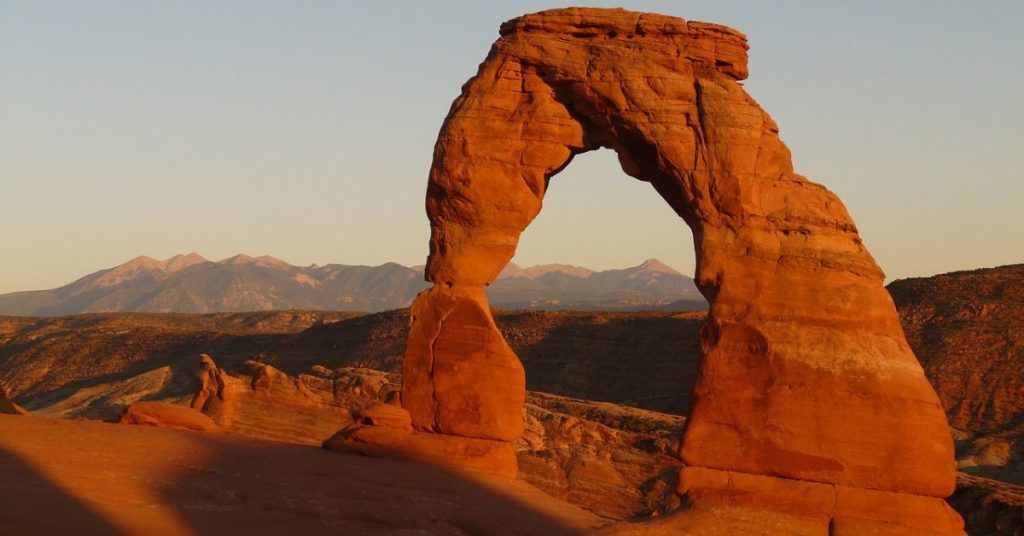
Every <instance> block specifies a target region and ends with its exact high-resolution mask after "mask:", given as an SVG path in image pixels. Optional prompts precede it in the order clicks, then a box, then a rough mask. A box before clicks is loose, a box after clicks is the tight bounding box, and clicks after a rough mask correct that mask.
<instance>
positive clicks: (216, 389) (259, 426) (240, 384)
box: [191, 354, 397, 445]
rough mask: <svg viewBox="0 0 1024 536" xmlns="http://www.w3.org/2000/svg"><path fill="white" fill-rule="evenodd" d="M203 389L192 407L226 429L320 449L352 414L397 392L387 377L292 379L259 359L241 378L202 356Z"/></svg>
mask: <svg viewBox="0 0 1024 536" xmlns="http://www.w3.org/2000/svg"><path fill="white" fill-rule="evenodd" d="M199 384H200V386H199V391H198V392H197V394H196V395H195V397H194V398H193V399H192V403H191V406H192V408H194V409H196V410H198V411H201V412H202V413H204V414H206V415H209V416H210V418H212V419H213V421H214V422H216V423H217V424H218V425H220V426H221V427H223V428H224V429H226V430H228V431H230V432H232V433H236V434H239V435H244V436H248V437H255V438H260V439H273V440H277V441H286V442H289V443H301V444H308V445H320V444H321V443H322V442H323V441H324V440H325V439H327V438H329V437H331V435H333V434H334V433H335V432H337V431H338V430H339V429H341V428H344V427H346V426H349V425H351V424H353V423H354V422H355V421H354V419H353V412H358V411H360V410H361V409H365V408H368V407H370V406H373V405H375V404H378V403H380V402H383V401H385V400H387V399H388V396H389V394H391V393H393V392H395V391H396V390H397V385H396V384H394V383H392V380H391V379H389V376H388V375H387V374H386V373H383V372H379V371H374V370H365V369H338V370H329V369H326V368H324V367H314V368H313V370H312V371H311V372H310V373H309V374H300V375H298V376H290V375H288V374H285V373H284V372H281V371H280V370H277V369H275V368H274V367H271V366H270V365H266V364H263V363H260V362H257V361H249V362H248V363H247V371H246V372H245V373H243V374H241V375H238V376H234V375H231V374H228V373H227V372H225V371H224V369H222V368H220V367H218V366H217V365H216V363H214V361H213V358H211V357H210V356H208V355H205V354H204V355H203V356H202V368H201V369H200V371H199Z"/></svg>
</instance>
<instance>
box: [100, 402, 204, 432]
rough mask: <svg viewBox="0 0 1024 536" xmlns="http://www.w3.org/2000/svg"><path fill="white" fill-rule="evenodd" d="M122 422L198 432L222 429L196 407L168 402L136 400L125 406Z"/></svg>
mask: <svg viewBox="0 0 1024 536" xmlns="http://www.w3.org/2000/svg"><path fill="white" fill-rule="evenodd" d="M120 422H121V424H143V425H146V426H159V427H161V428H179V429H182V430H195V431H197V432H215V431H217V430H219V429H220V427H219V426H217V424H216V423H214V422H213V420H212V419H210V418H209V417H207V416H206V415H203V414H202V413H200V412H198V411H196V410H194V409H191V408H186V407H185V406H179V405H177V404H171V403H168V402H150V401H147V402H134V403H132V404H131V405H129V406H128V407H126V408H124V413H122V414H121V421H120Z"/></svg>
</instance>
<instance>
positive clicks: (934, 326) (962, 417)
mask: <svg viewBox="0 0 1024 536" xmlns="http://www.w3.org/2000/svg"><path fill="white" fill-rule="evenodd" d="M888 289H889V292H890V293H891V294H892V296H893V299H895V300H896V303H897V305H898V307H899V311H900V318H901V319H902V320H903V326H904V329H905V330H906V334H907V340H908V341H910V344H911V346H913V348H914V350H915V352H916V353H917V355H918V356H920V358H921V364H922V365H923V366H924V368H925V372H926V374H927V375H928V378H929V379H930V380H931V382H932V385H934V386H935V389H936V390H937V391H938V393H939V397H940V398H941V399H942V401H943V404H944V405H945V408H946V413H947V415H948V416H949V421H950V425H952V426H953V428H955V429H956V439H957V441H956V447H957V449H956V450H957V463H958V466H959V467H960V469H961V470H963V471H964V472H968V473H971V474H974V475H978V476H983V477H988V478H995V479H998V480H1003V481H1007V482H1013V483H1017V484H1024V374H1021V370H1024V264H1016V265H1009V266H1000V267H997V268H985V269H979V270H971V271H966V272H954V273H949V274H941V275H936V276H933V277H924V278H913V279H904V280H899V281H894V282H892V283H890V284H889V286H888Z"/></svg>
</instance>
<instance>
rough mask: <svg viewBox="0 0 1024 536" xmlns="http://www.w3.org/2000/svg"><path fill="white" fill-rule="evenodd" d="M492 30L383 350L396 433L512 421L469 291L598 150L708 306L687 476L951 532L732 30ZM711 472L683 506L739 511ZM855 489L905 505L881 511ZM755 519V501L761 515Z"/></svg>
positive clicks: (457, 117) (511, 388) (509, 356)
mask: <svg viewBox="0 0 1024 536" xmlns="http://www.w3.org/2000/svg"><path fill="white" fill-rule="evenodd" d="M500 33H501V37H500V38H499V39H498V41H497V42H496V43H495V45H494V46H493V47H492V49H491V52H490V54H489V55H488V57H487V59H486V60H485V61H484V63H483V64H482V65H481V66H480V70H479V72H478V73H477V75H476V76H475V77H474V78H473V79H471V80H470V81H469V82H468V83H467V84H466V85H465V86H464V87H463V92H462V95H461V96H460V97H459V98H458V99H457V100H456V101H455V103H454V104H453V106H452V109H451V111H450V113H449V115H448V117H447V119H446V120H445V123H444V125H443V126H442V129H441V132H440V134H439V136H438V141H437V144H436V146H435V151H434V161H433V165H432V167H431V171H430V180H429V184H428V188H427V215H428V217H429V218H430V222H431V240H430V257H429V259H428V263H427V267H426V278H427V279H428V280H429V281H431V282H433V283H434V287H433V288H432V289H431V290H428V291H426V292H424V293H421V294H420V295H419V297H418V298H417V299H416V301H415V302H414V304H413V308H412V326H411V329H410V334H409V340H408V346H407V350H406V355H405V361H404V377H403V406H404V407H405V408H406V409H408V410H409V412H410V414H411V418H412V422H413V426H414V428H416V429H417V430H419V431H422V432H434V433H439V434H445V435H448V436H452V437H455V438H465V439H466V440H467V441H469V440H480V439H485V440H499V441H501V440H506V441H507V440H512V439H514V438H515V437H516V436H517V435H518V434H519V433H520V432H521V430H522V424H521V416H520V415H521V414H520V413H519V412H518V407H519V405H520V404H521V402H522V400H523V398H524V397H525V382H524V379H523V374H522V369H521V367H519V366H518V361H517V360H516V357H515V354H514V353H513V352H512V351H511V349H510V348H509V347H508V345H507V344H505V342H504V340H503V339H502V337H501V333H500V332H499V330H498V329H497V326H496V325H495V322H494V320H493V318H492V316H491V313H490V309H489V307H488V305H487V300H486V296H485V294H484V290H483V289H484V286H485V285H488V284H489V283H491V282H492V281H494V280H495V278H496V277H497V276H498V274H499V273H500V272H501V270H502V269H503V268H504V267H505V265H506V264H507V263H508V262H509V260H510V259H511V258H512V256H513V254H514V253H515V248H516V245H517V242H518V239H519V235H520V233H521V232H522V231H523V230H524V229H525V228H526V226H527V225H528V224H529V223H530V221H532V220H533V218H534V217H535V216H536V215H537V213H538V212H539V211H540V208H541V203H542V200H543V196H544V193H545V191H546V189H547V188H548V186H549V183H550V180H551V178H552V177H553V176H554V175H555V174H557V173H558V171H560V170H561V169H562V168H564V167H565V166H566V165H568V164H569V163H570V162H571V160H572V158H573V156H574V155H576V154H579V153H582V152H586V151H590V150H594V149H597V148H599V147H608V148H611V149H613V150H615V151H616V153H618V155H619V160H620V162H621V164H622V167H623V170H624V171H625V172H626V173H627V174H629V175H631V176H633V177H636V178H638V179H640V180H643V181H646V182H650V183H651V184H652V186H653V187H654V188H655V190H656V191H658V193H660V194H661V196H662V197H663V198H664V199H665V201H666V202H667V203H668V204H669V206H670V207H671V208H672V209H673V210H674V211H675V212H676V213H677V214H678V215H679V216H680V217H681V218H682V219H683V220H685V221H686V223H687V224H688V225H690V227H691V228H692V230H693V234H694V241H695V246H696V250H697V276H696V280H697V284H698V287H699V288H700V290H701V292H702V293H703V294H704V296H705V297H707V299H708V301H709V302H710V304H711V310H710V313H709V316H708V320H707V324H706V326H705V328H704V329H703V332H702V336H701V344H702V349H703V353H704V357H703V360H702V363H701V372H700V375H699V377H698V380H697V384H696V386H695V388H694V391H693V392H694V397H693V407H692V410H691V412H690V418H689V420H688V422H687V427H686V432H685V436H684V439H683V442H682V446H681V448H680V454H681V457H682V460H683V461H684V462H685V463H686V464H688V465H690V466H693V467H694V468H695V469H694V470H704V471H705V473H706V474H723V475H728V474H749V475H751V478H755V479H768V480H770V481H772V482H774V481H775V480H778V481H780V482H783V483H785V484H783V486H784V487H786V488H787V489H789V488H793V491H792V493H791V495H792V497H793V498H794V500H797V501H800V500H803V501H804V502H805V503H806V504H805V505H804V507H805V508H806V509H809V510H815V509H817V508H818V506H819V505H820V504H824V502H822V501H818V500H817V499H815V498H814V497H813V496H812V495H813V494H810V495H808V494H805V493H804V492H803V491H801V490H803V489H804V488H808V489H811V488H814V489H828V490H840V489H842V490H851V491H849V492H846V491H844V492H842V493H840V492H839V491H835V492H834V493H835V495H834V496H835V497H840V496H843V497H852V499H849V500H845V499H844V500H842V501H840V500H839V499H838V498H837V499H836V501H835V503H836V504H849V505H853V506H849V509H842V510H841V509H839V507H838V506H837V507H835V508H833V509H832V510H831V511H830V512H826V513H825V514H827V515H830V516H832V520H833V521H834V522H835V523H836V524H837V526H838V524H845V523H846V521H845V520H846V519H854V518H856V519H868V518H870V524H871V525H872V527H874V526H875V525H878V524H890V525H893V526H897V527H901V528H900V529H899V530H901V531H903V533H911V532H913V531H925V532H928V531H931V532H932V533H935V534H948V533H950V531H953V532H956V531H957V530H958V529H957V528H956V526H955V525H956V523H955V521H956V520H955V519H952V520H951V519H950V518H947V517H946V516H945V515H946V513H945V512H942V511H940V510H937V509H935V508H932V507H931V506H925V505H935V504H940V503H941V500H939V499H937V497H943V496H946V495H948V494H950V493H951V492H952V491H953V488H954V469H953V463H952V459H953V445H952V439H951V437H950V433H949V429H948V428H947V425H946V420H945V416H944V414H943V412H942V407H941V405H940V403H939V400H938V398H937V396H936V394H935V392H934V390H933V389H932V388H931V386H930V385H929V384H928V382H927V380H926V379H925V376H924V373H923V371H922V369H921V366H920V365H919V364H918V362H917V360H916V359H915V357H914V355H913V353H912V352H911V350H910V347H909V345H908V344H907V342H906V339H905V338H904V336H903V332H902V329H901V327H900V324H899V318H898V317H897V315H896V311H895V307H894V306H893V302H892V299H891V298H890V296H889V294H888V293H887V292H886V291H885V289H884V288H883V286H882V282H883V279H884V275H883V273H882V271H881V270H880V269H879V268H878V266H877V265H876V264H875V262H874V260H873V259H872V257H871V255H870V254H869V253H868V251H867V249H865V247H864V246H863V244H862V243H861V240H860V237H859V235H858V233H857V230H856V227H855V225H854V223H853V221H852V220H851V218H850V216H849V214H847V212H846V210H845V208H844V207H843V205H842V203H841V202H840V201H839V199H838V198H837V197H836V196H835V195H833V194H832V193H831V192H829V191H828V190H827V189H825V188H824V187H822V186H820V185H817V184H815V183H812V182H809V181H808V180H807V179H805V178H804V177H802V176H800V175H797V174H796V173H794V171H793V168H792V164H791V160H790V155H789V151H788V149H787V148H786V147H785V145H784V144H783V143H782V141H781V140H780V138H779V136H778V127H777V126H776V124H775V123H774V121H772V119H771V118H770V117H769V116H768V115H767V114H766V113H765V112H764V111H763V110H761V109H760V107H758V105H757V103H755V102H754V101H753V99H752V98H750V96H749V95H747V94H746V92H745V91H744V90H743V87H742V86H741V85H740V84H739V80H742V79H743V78H745V77H746V75H747V64H746V60H747V56H746V49H747V43H746V38H745V37H744V36H743V35H742V34H740V33H738V32H736V31H734V30H731V29H729V28H725V27H722V26H718V25H714V24H705V23H697V22H687V21H684V20H682V19H677V18H672V17H664V16H660V15H652V14H644V13H633V12H628V11H624V10H604V9H577V8H570V9H561V10H551V11H546V12H542V13H537V14H533V15H526V16H523V17H520V18H518V19H514V20H512V21H509V22H506V23H505V24H503V25H502V27H501V32H500ZM500 470H501V471H505V470H507V468H505V467H502V468H500ZM705 473H701V474H705ZM729 481H730V480H729V479H728V478H726V479H724V480H723V479H721V478H718V477H715V478H708V479H705V480H704V484H703V485H702V486H703V487H701V488H700V489H701V492H700V493H696V492H694V493H693V494H692V495H693V496H692V497H691V500H692V501H696V502H702V503H703V504H705V505H708V507H710V508H714V509H716V510H715V512H716V513H714V514H713V516H723V515H727V513H726V512H725V511H724V510H722V509H729V508H733V507H735V508H736V509H737V510H736V516H739V517H737V519H739V518H744V519H749V518H750V516H751V515H754V516H755V517H757V516H759V515H760V514H758V512H761V510H758V506H757V505H753V506H752V509H750V510H744V508H743V507H741V506H739V505H738V503H736V502H735V500H734V499H735V497H736V496H737V493H739V494H743V493H745V492H744V491H743V490H740V491H738V492H737V491H735V490H733V489H732V488H730V487H729V486H728V485H727V484H728V482H729ZM760 481H761V480H758V482H760ZM716 486H717V487H716ZM712 488H714V489H712ZM681 489H683V490H684V491H687V490H689V489H690V488H681ZM694 489H696V488H694ZM716 490H717V491H716ZM863 490H871V491H870V492H869V491H863ZM875 493H889V494H891V495H898V497H895V498H894V499H893V500H891V501H889V502H890V503H899V504H903V505H904V506H906V507H907V508H910V509H911V510H913V512H909V513H907V512H904V513H903V514H900V515H898V516H897V515H896V514H895V513H894V512H893V511H890V510H886V509H884V508H882V507H881V505H882V504H883V503H885V501H876V500H875V499H874V497H875V495H873V494H875ZM865 497H867V498H865ZM862 499H863V500H862ZM864 505H867V506H864ZM701 508H702V507H701V506H695V507H694V508H693V510H694V511H695V512H697V511H701ZM844 508H846V507H844ZM815 511H817V510H815ZM843 512H855V513H854V514H850V515H847V514H845V513H843ZM774 515H775V514H774V513H772V511H771V509H770V508H768V507H767V503H766V507H765V509H764V510H763V515H762V516H761V517H764V519H769V518H772V516H774ZM954 517H955V514H954ZM918 518H920V519H921V520H925V521H927V520H932V521H934V523H935V524H934V525H930V524H928V523H927V522H925V521H922V522H920V523H919V522H917V521H915V520H916V519H918ZM753 523H755V524H756V523H757V521H756V520H754V521H753ZM950 523H953V524H952V525H950ZM828 525H829V521H828V519H826V520H825V524H824V525H822V524H821V523H818V524H816V525H814V526H813V527H811V528H808V529H807V530H808V531H810V532H809V533H819V534H825V531H827V530H828ZM844 526H845V525H844ZM879 526H880V525H879ZM866 528H867V525H862V526H860V528H859V529H858V528H855V529H841V530H843V531H848V532H852V531H855V530H861V529H864V530H866ZM693 530H699V529H698V528H694V529H693ZM763 530H764V529H762V531H763ZM872 530H874V528H872Z"/></svg>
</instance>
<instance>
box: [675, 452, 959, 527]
mask: <svg viewBox="0 0 1024 536" xmlns="http://www.w3.org/2000/svg"><path fill="white" fill-rule="evenodd" d="M677 492H678V493H679V494H680V495H683V496H684V497H685V499H686V500H685V502H684V504H685V506H684V508H683V509H682V510H681V511H680V512H679V513H678V514H676V515H674V516H672V517H674V518H675V520H674V522H675V523H677V524H678V527H679V528H680V529H689V530H691V531H695V532H694V533H697V534H719V533H721V534H790V535H795V536H802V535H806V536H825V535H828V536H862V535H866V534H871V535H879V536H882V535H885V536H926V535H928V536H939V535H942V536H953V535H956V536H963V535H964V534H965V533H964V530H963V521H962V520H961V519H960V516H959V515H958V514H957V513H956V512H955V511H953V509H952V508H950V507H949V505H948V504H946V502H945V501H944V500H942V499H940V498H937V497H925V496H921V495H911V494H907V493H891V492H886V491H875V490H867V489H860V488H853V487H847V486H839V485H833V484H824V483H818V482H807V481H801V480H791V479H785V478H776V477H770V476H764V475H754V474H747V473H738V472H734V471H721V470H717V469H707V468H702V467H686V468H684V469H682V470H681V471H680V473H679V481H678V485H677ZM723 527H728V529H725V528H723ZM715 531H722V532H715Z"/></svg>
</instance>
